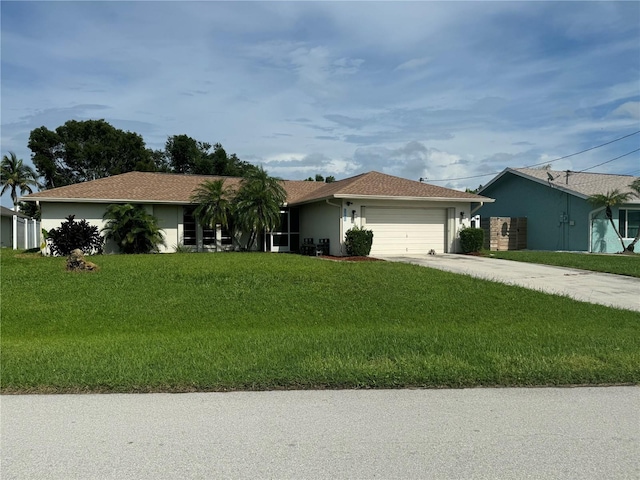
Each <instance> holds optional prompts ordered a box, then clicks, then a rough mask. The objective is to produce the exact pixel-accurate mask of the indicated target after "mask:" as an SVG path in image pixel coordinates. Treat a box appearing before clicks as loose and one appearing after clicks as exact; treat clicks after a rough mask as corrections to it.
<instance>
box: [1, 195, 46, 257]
mask: <svg viewBox="0 0 640 480" xmlns="http://www.w3.org/2000/svg"><path fill="white" fill-rule="evenodd" d="M0 220H1V222H2V223H1V224H0V246H1V247H5V248H13V249H14V250H17V249H19V248H23V249H25V250H26V249H29V248H36V247H37V246H39V245H40V222H39V221H38V220H35V219H33V218H29V216H27V215H25V214H23V213H21V212H19V211H18V212H15V211H13V210H11V209H10V208H7V207H3V206H1V205H0Z"/></svg>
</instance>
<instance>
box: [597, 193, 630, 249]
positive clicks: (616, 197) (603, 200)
mask: <svg viewBox="0 0 640 480" xmlns="http://www.w3.org/2000/svg"><path fill="white" fill-rule="evenodd" d="M630 196H631V193H629V192H620V191H619V190H618V189H615V190H610V191H608V192H607V193H606V194H602V193H599V194H596V195H591V196H590V197H589V198H588V199H587V201H588V202H589V203H590V204H591V205H592V206H594V207H596V208H604V209H605V214H606V216H607V218H608V219H609V222H611V227H613V231H614V232H616V235H618V238H619V239H620V243H621V244H622V251H624V250H625V249H626V247H625V245H624V240H623V239H622V235H620V232H619V231H618V229H617V227H616V224H615V223H614V222H613V213H612V211H611V207H615V206H616V205H621V204H623V203H624V202H626V201H627V200H629V197H630Z"/></svg>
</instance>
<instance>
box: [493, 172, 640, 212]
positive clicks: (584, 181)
mask: <svg viewBox="0 0 640 480" xmlns="http://www.w3.org/2000/svg"><path fill="white" fill-rule="evenodd" d="M508 171H511V172H515V173H516V175H518V174H519V175H520V176H525V177H530V178H533V179H536V180H538V181H540V180H541V181H542V182H543V183H545V184H548V185H549V186H551V187H553V188H558V189H560V190H566V191H569V192H572V193H574V194H577V195H578V196H579V197H582V198H587V197H590V196H591V195H598V194H606V193H607V192H610V191H612V190H618V191H620V192H631V193H633V190H631V188H629V185H630V184H631V183H632V182H633V181H634V180H637V179H638V178H640V177H634V176H631V175H612V174H606V173H589V172H571V171H569V174H568V176H567V172H566V171H558V170H540V169H535V168H513V169H507V170H506V171H505V172H508ZM505 172H503V173H502V174H501V175H503V174H504V173H505ZM549 175H550V176H552V177H553V178H554V180H553V181H550V180H549ZM485 188H486V187H485ZM639 200H640V199H638V197H637V196H636V197H635V198H633V199H632V200H631V203H638V201H639Z"/></svg>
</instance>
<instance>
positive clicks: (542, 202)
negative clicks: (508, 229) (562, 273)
mask: <svg viewBox="0 0 640 480" xmlns="http://www.w3.org/2000/svg"><path fill="white" fill-rule="evenodd" d="M637 178H638V177H633V176H629V175H609V174H602V173H583V172H572V171H554V170H539V169H531V168H507V169H505V170H504V171H502V172H501V173H500V174H499V175H498V176H496V177H495V178H494V179H493V180H491V182H489V183H488V184H487V185H485V186H484V187H483V188H482V189H481V190H480V191H479V192H478V194H480V195H485V196H489V197H491V198H494V199H495V200H496V201H495V203H493V204H490V205H484V206H483V207H482V208H480V210H479V213H480V215H481V216H482V217H483V218H486V217H527V248H528V249H530V250H566V251H585V252H600V253H615V252H619V251H621V250H622V245H621V244H620V240H619V239H618V237H617V235H616V233H615V232H614V231H613V229H612V228H611V224H610V222H609V221H608V220H607V218H606V217H605V213H604V208H594V207H593V206H592V205H591V204H589V202H588V201H587V199H588V198H589V197H590V196H591V195H595V194H606V193H607V192H609V191H612V190H615V189H618V190H619V191H620V192H631V191H632V190H631V189H630V188H629V185H630V184H631V183H632V182H633V181H634V180H636V179H637ZM612 210H613V220H614V222H615V223H616V225H617V226H618V227H619V230H620V233H621V234H622V236H623V237H624V239H625V245H628V244H629V243H631V241H632V240H633V238H634V237H635V235H636V234H637V232H638V228H639V227H640V198H638V197H637V196H634V197H632V198H631V199H630V200H629V202H628V203H626V204H624V205H621V206H620V207H615V208H613V209H612Z"/></svg>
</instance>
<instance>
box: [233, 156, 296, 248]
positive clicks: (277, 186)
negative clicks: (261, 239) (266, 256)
mask: <svg viewBox="0 0 640 480" xmlns="http://www.w3.org/2000/svg"><path fill="white" fill-rule="evenodd" d="M286 199H287V192H286V191H285V189H284V187H283V185H282V180H281V179H279V178H276V177H270V176H269V175H268V174H267V172H266V170H265V169H264V168H262V167H258V168H256V169H255V171H253V172H250V173H249V174H248V175H247V176H246V177H244V178H243V179H242V182H241V184H240V188H239V190H238V193H237V194H236V198H235V201H234V207H235V208H234V211H235V218H236V223H237V226H238V228H240V229H241V230H243V231H245V232H249V239H248V241H247V249H248V250H250V249H251V248H252V247H253V244H254V242H255V240H256V238H257V237H258V234H259V233H261V232H262V233H265V232H267V231H271V230H275V229H276V228H278V227H279V226H280V207H281V206H282V205H283V204H284V202H285V200H286Z"/></svg>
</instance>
